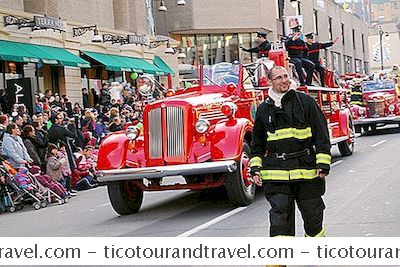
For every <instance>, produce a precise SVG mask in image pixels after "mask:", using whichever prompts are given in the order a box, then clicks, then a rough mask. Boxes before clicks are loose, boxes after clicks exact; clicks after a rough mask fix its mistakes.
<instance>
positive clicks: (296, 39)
mask: <svg viewBox="0 0 400 267" xmlns="http://www.w3.org/2000/svg"><path fill="white" fill-rule="evenodd" d="M292 30H293V34H292V35H291V36H289V39H288V40H287V41H286V42H285V46H286V49H287V51H288V55H289V58H290V59H289V62H290V63H292V64H294V66H295V68H296V72H297V75H298V77H299V82H300V86H304V85H312V76H313V72H314V68H315V64H314V63H313V62H312V61H311V60H309V59H307V58H306V55H307V45H306V43H305V42H304V41H303V40H302V39H301V25H297V26H295V27H294V28H292ZM303 68H304V69H305V70H306V73H307V77H306V79H305V81H304V73H303Z"/></svg>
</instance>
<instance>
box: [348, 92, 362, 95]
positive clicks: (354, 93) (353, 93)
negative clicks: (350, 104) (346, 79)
mask: <svg viewBox="0 0 400 267" xmlns="http://www.w3.org/2000/svg"><path fill="white" fill-rule="evenodd" d="M350 94H351V95H362V94H363V93H362V92H350Z"/></svg>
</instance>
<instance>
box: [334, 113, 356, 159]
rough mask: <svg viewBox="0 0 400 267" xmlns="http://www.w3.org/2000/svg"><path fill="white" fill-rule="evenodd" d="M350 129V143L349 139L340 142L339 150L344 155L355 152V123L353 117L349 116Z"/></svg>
mask: <svg viewBox="0 0 400 267" xmlns="http://www.w3.org/2000/svg"><path fill="white" fill-rule="evenodd" d="M349 129H350V135H349V138H350V139H351V142H350V143H349V141H348V140H345V141H342V142H340V143H339V144H338V148H339V152H340V155H341V156H342V157H347V156H351V155H352V154H353V152H354V138H355V133H356V131H355V128H354V125H353V120H352V119H351V118H349Z"/></svg>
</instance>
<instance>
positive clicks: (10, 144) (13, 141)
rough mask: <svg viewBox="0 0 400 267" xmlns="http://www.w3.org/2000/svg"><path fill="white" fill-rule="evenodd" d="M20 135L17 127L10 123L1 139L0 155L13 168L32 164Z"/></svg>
mask: <svg viewBox="0 0 400 267" xmlns="http://www.w3.org/2000/svg"><path fill="white" fill-rule="evenodd" d="M20 135H21V130H20V129H19V127H18V126H17V125H16V124H15V123H11V124H10V125H8V126H7V131H6V133H5V134H4V139H3V146H2V155H3V156H4V157H5V158H6V159H7V160H8V161H9V162H10V164H11V165H12V166H13V167H14V168H20V167H23V166H24V165H25V164H28V163H29V164H31V163H32V162H33V160H32V158H31V157H30V156H29V154H28V150H27V149H26V147H25V145H24V142H23V141H22V139H21V136H20Z"/></svg>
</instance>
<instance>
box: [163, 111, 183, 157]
mask: <svg viewBox="0 0 400 267" xmlns="http://www.w3.org/2000/svg"><path fill="white" fill-rule="evenodd" d="M166 115H167V116H166V117H167V122H166V126H167V157H180V156H182V155H183V152H184V149H183V146H184V134H183V125H184V122H183V109H182V108H180V107H167V109H166Z"/></svg>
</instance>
